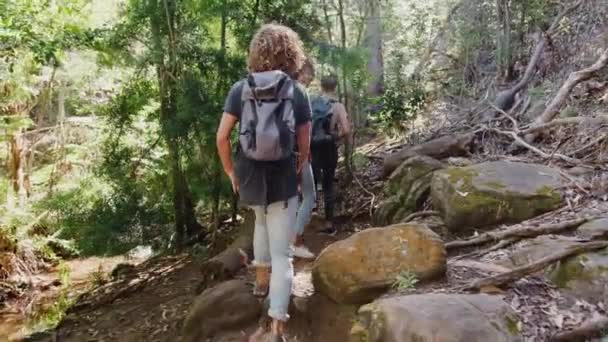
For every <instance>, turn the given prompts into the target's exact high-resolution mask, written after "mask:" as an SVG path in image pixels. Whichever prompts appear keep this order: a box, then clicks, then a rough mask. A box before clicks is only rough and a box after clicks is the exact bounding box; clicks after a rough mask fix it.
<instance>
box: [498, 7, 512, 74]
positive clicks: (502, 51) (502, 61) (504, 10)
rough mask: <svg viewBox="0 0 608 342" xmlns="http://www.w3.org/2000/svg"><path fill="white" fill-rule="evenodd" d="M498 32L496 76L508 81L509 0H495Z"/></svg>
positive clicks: (509, 54)
mask: <svg viewBox="0 0 608 342" xmlns="http://www.w3.org/2000/svg"><path fill="white" fill-rule="evenodd" d="M496 14H497V22H498V32H496V65H497V66H498V78H499V79H501V80H503V81H509V80H511V79H512V78H513V67H512V62H511V61H512V58H511V51H512V49H511V9H510V6H509V0H496Z"/></svg>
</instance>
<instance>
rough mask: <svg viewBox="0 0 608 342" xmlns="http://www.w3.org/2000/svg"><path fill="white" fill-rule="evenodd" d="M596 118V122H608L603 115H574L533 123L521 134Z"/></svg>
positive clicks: (577, 123)
mask: <svg viewBox="0 0 608 342" xmlns="http://www.w3.org/2000/svg"><path fill="white" fill-rule="evenodd" d="M595 120H597V121H598V123H608V118H605V117H597V118H586V117H579V116H577V117H574V118H563V119H556V120H552V121H549V122H547V123H543V124H540V125H533V126H531V127H528V128H526V129H524V130H522V131H521V133H522V134H525V135H528V134H538V133H540V132H543V131H545V130H548V129H550V128H553V127H555V126H565V125H579V124H582V123H584V122H593V121H595Z"/></svg>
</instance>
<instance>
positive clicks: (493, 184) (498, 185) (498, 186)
mask: <svg viewBox="0 0 608 342" xmlns="http://www.w3.org/2000/svg"><path fill="white" fill-rule="evenodd" d="M484 185H485V186H487V187H490V188H493V189H496V190H501V189H504V188H506V186H505V185H504V184H502V183H499V182H486V183H484Z"/></svg>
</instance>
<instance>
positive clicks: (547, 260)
mask: <svg viewBox="0 0 608 342" xmlns="http://www.w3.org/2000/svg"><path fill="white" fill-rule="evenodd" d="M606 247H608V241H596V242H587V243H581V244H578V245H573V246H569V247H567V248H566V249H564V250H563V251H561V252H557V253H554V254H551V255H549V256H547V257H544V258H542V259H540V260H537V261H535V262H533V263H530V264H528V265H524V266H522V267H518V268H515V269H513V270H512V271H510V272H505V273H500V274H497V275H494V276H490V277H486V278H482V279H478V280H475V281H473V282H471V283H470V284H469V285H467V286H466V289H468V290H479V289H480V288H482V287H486V286H496V287H500V286H503V285H505V284H508V283H512V282H516V281H518V280H519V279H521V278H523V277H526V276H528V275H531V274H534V273H536V272H539V271H542V270H543V269H545V268H546V267H548V266H550V265H552V264H553V263H555V262H557V261H560V260H562V259H566V258H569V257H572V256H575V255H579V254H582V253H586V252H591V251H595V250H598V249H602V248H606Z"/></svg>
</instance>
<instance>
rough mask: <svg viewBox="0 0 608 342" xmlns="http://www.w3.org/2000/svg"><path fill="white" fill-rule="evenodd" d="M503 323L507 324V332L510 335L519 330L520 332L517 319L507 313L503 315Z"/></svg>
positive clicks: (516, 333) (517, 332) (515, 333)
mask: <svg viewBox="0 0 608 342" xmlns="http://www.w3.org/2000/svg"><path fill="white" fill-rule="evenodd" d="M505 323H506V325H507V330H509V333H510V334H511V335H518V334H519V332H520V331H519V326H518V322H517V319H516V318H515V317H512V316H511V315H509V314H507V315H505Z"/></svg>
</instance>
